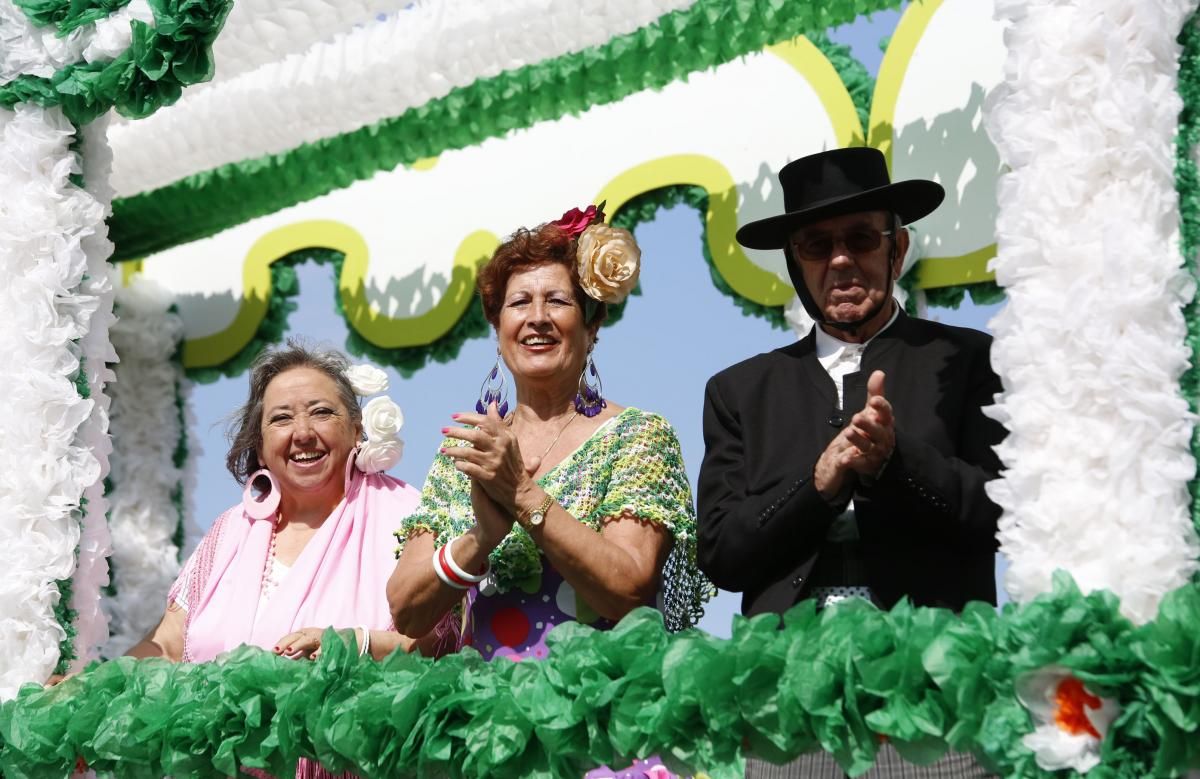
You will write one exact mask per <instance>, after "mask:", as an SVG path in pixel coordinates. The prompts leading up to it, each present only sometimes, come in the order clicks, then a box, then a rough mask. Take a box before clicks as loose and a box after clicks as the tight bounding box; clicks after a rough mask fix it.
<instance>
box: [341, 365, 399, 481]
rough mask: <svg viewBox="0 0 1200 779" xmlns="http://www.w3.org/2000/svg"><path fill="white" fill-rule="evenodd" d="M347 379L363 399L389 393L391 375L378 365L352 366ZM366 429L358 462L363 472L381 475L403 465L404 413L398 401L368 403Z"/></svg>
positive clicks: (382, 399)
mask: <svg viewBox="0 0 1200 779" xmlns="http://www.w3.org/2000/svg"><path fill="white" fill-rule="evenodd" d="M344 375H345V377H346V380H347V381H349V382H350V387H351V389H353V390H354V393H355V394H356V395H359V396H360V397H367V396H369V395H378V394H379V393H381V392H386V391H387V388H388V377H387V373H385V372H384V371H382V370H380V369H379V368H376V367H375V366H374V365H370V364H367V363H363V364H361V365H352V366H350V367H349V368H347V369H346V370H345V371H344ZM362 426H363V433H365V434H366V436H367V440H366V441H363V442H362V443H361V444H359V445H358V455H357V456H356V457H355V459H354V464H355V465H357V466H358V469H359V470H360V471H362V472H363V473H380V472H381V471H386V470H387V469H388V468H391V467H392V466H393V465H395V464H396V463H398V462H400V458H401V457H403V456H404V441H402V440H401V439H400V428H402V427H404V412H403V411H401V410H400V407H399V406H398V405H396V402H395V401H393V400H392V399H391V398H389V397H388V396H387V395H383V396H381V397H378V398H371V399H370V400H369V401H367V404H366V405H365V406H363V410H362Z"/></svg>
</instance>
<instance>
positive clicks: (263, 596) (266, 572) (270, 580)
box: [259, 514, 279, 602]
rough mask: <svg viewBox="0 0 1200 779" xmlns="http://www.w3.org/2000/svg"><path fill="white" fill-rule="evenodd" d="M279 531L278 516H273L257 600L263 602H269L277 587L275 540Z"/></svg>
mask: <svg viewBox="0 0 1200 779" xmlns="http://www.w3.org/2000/svg"><path fill="white" fill-rule="evenodd" d="M278 530H279V515H278V514H276V515H275V522H274V524H272V525H271V543H270V544H269V545H268V546H267V560H266V562H265V563H264V564H263V575H262V587H261V590H262V591H261V592H260V594H259V599H260V600H262V601H263V602H266V601H267V600H270V598H271V595H272V594H273V593H274V592H275V590H276V589H277V588H278V587H279V581H278V580H277V579H276V578H275V538H276V536H277V535H278V533H277V531H278Z"/></svg>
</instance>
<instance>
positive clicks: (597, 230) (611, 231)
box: [577, 224, 642, 303]
mask: <svg viewBox="0 0 1200 779" xmlns="http://www.w3.org/2000/svg"><path fill="white" fill-rule="evenodd" d="M577 257H578V261H579V286H581V287H583V291H584V292H586V293H587V294H588V296H589V297H592V298H595V299H596V300H599V301H602V302H604V303H620V302H621V301H622V300H624V299H625V298H626V297H627V296H628V295H629V293H630V291H632V290H633V287H634V285H636V284H637V280H638V274H639V273H640V272H641V270H642V250H641V249H639V248H638V245H637V242H636V241H635V240H634V239H633V235H632V234H630V232H629V231H628V230H622V229H621V228H619V227H609V226H608V225H606V224H593V225H590V226H588V228H587V229H586V230H584V231H583V234H582V235H580V236H579V253H578V255H577Z"/></svg>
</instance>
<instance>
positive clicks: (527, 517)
mask: <svg viewBox="0 0 1200 779" xmlns="http://www.w3.org/2000/svg"><path fill="white" fill-rule="evenodd" d="M553 505H554V497H553V496H551V495H549V494H547V495H546V499H545V500H543V501H542V502H541V503H539V504H538V505H537V506H535V507H534V508H532V509H529V510H527V511H522V512H520V513H518V514H517V524H518V525H520V526H521V527H523V528H525V529H526V530H529V529H530V528H532V527H539V526H540V525H541V524H542V523H543V522H545V521H546V512H548V511H549V510H550V507H551V506H553Z"/></svg>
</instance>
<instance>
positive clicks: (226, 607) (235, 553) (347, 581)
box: [168, 468, 421, 662]
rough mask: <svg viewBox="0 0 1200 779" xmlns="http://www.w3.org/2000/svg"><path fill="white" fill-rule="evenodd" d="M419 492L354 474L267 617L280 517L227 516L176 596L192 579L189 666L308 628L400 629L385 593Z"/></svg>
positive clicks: (238, 511) (236, 511) (235, 512)
mask: <svg viewBox="0 0 1200 779" xmlns="http://www.w3.org/2000/svg"><path fill="white" fill-rule="evenodd" d="M420 496H421V493H420V492H418V491H417V490H416V489H414V488H413V487H411V486H409V485H407V484H405V483H404V482H402V481H399V480H398V479H393V478H392V477H390V476H388V475H386V474H382V473H373V474H364V473H362V472H361V471H359V470H358V469H357V468H354V469H353V475H352V476H351V479H350V484H349V486H348V487H347V489H346V495H345V497H344V498H342V501H341V502H340V503H339V504H338V505H337V507H336V508H334V510H333V512H332V513H331V514H330V515H329V518H328V519H326V520H325V523H324V524H323V525H321V527H320V529H318V530H317V532H316V534H315V535H314V536H313V537H312V539H311V540H310V541H309V542H308V545H307V546H305V547H304V551H303V552H301V553H300V556H299V557H298V558H297V559H296V562H295V564H294V565H293V566H292V568H291V570H290V571H289V572H288V575H287V576H286V577H285V578H284V579H283V581H282V582H281V583H280V585H279V586H278V587H277V588H276V589H275V592H274V593H273V594H272V595H271V599H270V600H269V601H268V602H267V604H266V606H265V610H266V611H265V613H264V614H262V615H256V611H257V609H258V601H259V589H260V587H261V586H262V576H263V568H264V567H265V565H266V563H267V553H268V550H269V547H270V543H271V531H272V520H253V519H250V518H249V517H248V516H246V514H245V512H244V511H243V510H242V507H241V505H237V506H234V507H233V508H231V509H229V510H228V511H226V512H225V513H224V514H222V515H221V516H220V517H219V518H218V519H217V521H216V522H215V523H214V524H213V526H212V529H210V530H209V532H208V534H207V535H206V536H205V537H204V540H203V541H201V542H200V546H199V547H198V548H197V549H196V551H195V553H194V554H193V559H191V560H189V562H188V565H187V566H186V567H185V573H183V574H180V577H179V579H178V580H176V582H175V585H174V586H173V587H172V588H171V593H170V595H169V596H168V597H169V598H170V599H171V600H174V599H175V598H176V595H177V594H178V593H179V591H180V589H181V588H182V587H183V586H184V583H185V580H186V583H187V586H188V592H187V593H186V595H187V598H186V600H187V603H188V614H187V627H186V631H185V635H184V653H183V659H184V661H185V662H204V661H207V660H212V659H213V658H214V657H216V656H217V655H218V654H220V653H221V652H224V651H227V650H229V649H233V648H234V647H236V646H239V645H241V644H253V645H255V646H260V647H263V648H264V649H270V648H271V647H273V646H275V644H276V642H278V641H279V639H281V638H283V637H284V636H285V635H287V634H288V633H291V632H292V631H294V630H298V629H300V628H304V627H318V628H325V627H334V628H354V627H360V626H366V627H367V628H368V629H371V630H390V629H392V617H391V614H390V613H389V611H388V604H387V596H386V592H385V588H386V585H387V581H388V577H389V576H391V573H392V570H393V569H394V568H395V567H396V558H395V548H396V539H395V538H394V537H393V536H392V532H393V531H395V530H397V529H399V527H400V521H401V520H402V519H403V518H404V517H406V516H407V515H408V514H410V513H412V511H413V510H414V509H415V508H416V507H417V504H418V503H419V502H420ZM188 569H191V571H190V573H191V575H190V576H188V575H187V573H188ZM256 616H257V619H256Z"/></svg>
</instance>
